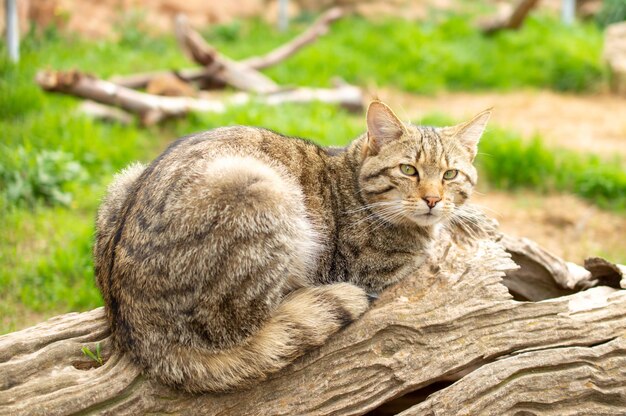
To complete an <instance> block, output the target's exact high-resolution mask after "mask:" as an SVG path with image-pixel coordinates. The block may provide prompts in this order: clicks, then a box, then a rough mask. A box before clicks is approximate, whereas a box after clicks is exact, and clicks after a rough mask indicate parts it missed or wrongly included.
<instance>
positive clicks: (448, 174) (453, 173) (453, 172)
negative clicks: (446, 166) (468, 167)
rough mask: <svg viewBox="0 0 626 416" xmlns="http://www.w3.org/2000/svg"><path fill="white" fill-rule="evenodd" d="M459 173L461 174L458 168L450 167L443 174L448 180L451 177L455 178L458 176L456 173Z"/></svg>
mask: <svg viewBox="0 0 626 416" xmlns="http://www.w3.org/2000/svg"><path fill="white" fill-rule="evenodd" d="M458 174H459V171H458V170H456V169H450V170H447V171H446V172H445V173H444V174H443V178H444V179H448V180H450V179H454V178H456V175H458Z"/></svg>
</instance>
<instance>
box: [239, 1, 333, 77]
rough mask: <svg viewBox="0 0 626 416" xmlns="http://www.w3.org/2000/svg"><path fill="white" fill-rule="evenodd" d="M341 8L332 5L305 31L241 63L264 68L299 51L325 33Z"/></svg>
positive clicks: (255, 67)
mask: <svg viewBox="0 0 626 416" xmlns="http://www.w3.org/2000/svg"><path fill="white" fill-rule="evenodd" d="M343 15H344V13H343V11H342V9H341V8H339V7H333V8H332V9H330V10H328V11H327V12H326V13H324V14H323V15H321V16H320V17H319V18H318V19H317V20H316V21H315V22H314V23H313V25H311V27H309V28H308V29H307V30H306V31H305V32H303V33H302V34H300V36H297V37H296V38H294V39H293V40H291V41H290V42H289V43H286V44H284V45H282V46H280V47H278V48H276V49H274V50H273V51H271V52H269V53H267V54H266V55H263V56H255V57H252V58H248V59H245V60H243V61H241V63H242V64H244V65H246V66H248V67H250V68H254V69H264V68H268V67H270V66H273V65H276V64H277V63H279V62H282V61H284V60H285V59H287V58H289V57H290V56H291V55H293V54H294V53H296V52H297V51H299V50H300V49H301V48H302V47H304V46H306V45H308V44H309V43H312V42H314V41H316V40H317V38H318V37H320V36H322V35H325V34H326V33H327V32H328V30H329V26H330V24H331V23H333V22H334V21H336V20H338V19H340V18H341V17H343Z"/></svg>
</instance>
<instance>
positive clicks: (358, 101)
mask: <svg viewBox="0 0 626 416" xmlns="http://www.w3.org/2000/svg"><path fill="white" fill-rule="evenodd" d="M36 80H37V83H38V84H39V86H40V87H41V88H43V89H44V90H46V91H51V92H58V93H63V94H69V95H74V96H77V97H81V98H86V99H89V100H92V101H95V102H98V103H101V104H106V105H111V106H115V107H119V108H121V109H123V110H126V111H128V112H130V113H133V114H137V115H139V116H140V117H141V120H142V122H143V123H144V124H146V125H151V124H155V123H158V122H159V121H161V120H163V119H166V118H171V117H181V116H184V115H185V114H187V113H189V112H205V113H223V112H224V111H226V109H227V108H228V107H231V106H232V107H235V106H241V105H244V104H247V103H249V102H253V101H254V102H258V103H261V104H265V105H281V104H284V103H303V102H310V101H321V102H325V103H330V104H338V105H341V106H344V107H346V108H349V109H361V108H362V106H363V94H362V91H361V89H360V88H358V87H355V86H353V85H349V84H345V83H339V84H338V85H337V87H335V88H328V89H326V88H307V87H302V88H294V89H285V90H281V91H277V92H275V93H272V94H265V95H253V94H247V93H244V92H239V93H235V94H233V95H231V96H228V97H225V98H223V99H214V98H194V97H165V96H160V95H153V94H147V93H143V92H140V91H135V90H133V89H130V88H125V87H122V86H120V85H117V84H114V83H112V82H109V81H105V80H101V79H98V78H96V77H93V76H90V75H86V74H83V73H81V72H78V71H67V72H61V71H40V72H39V73H38V74H37V77H36Z"/></svg>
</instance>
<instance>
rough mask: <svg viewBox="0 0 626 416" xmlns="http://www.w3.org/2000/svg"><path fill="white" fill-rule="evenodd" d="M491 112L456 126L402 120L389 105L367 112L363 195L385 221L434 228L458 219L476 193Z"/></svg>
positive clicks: (361, 181) (376, 103) (361, 182)
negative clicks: (478, 164)
mask: <svg viewBox="0 0 626 416" xmlns="http://www.w3.org/2000/svg"><path fill="white" fill-rule="evenodd" d="M489 116H490V110H486V111H483V112H482V113H480V114H478V115H477V116H475V117H474V118H473V119H471V120H470V121H468V122H465V123H462V124H459V125H457V126H452V127H427V126H415V125H412V124H410V123H403V122H401V121H400V120H399V119H398V117H397V116H396V115H395V114H394V112H393V111H392V110H391V109H390V108H389V107H388V106H387V105H385V104H384V103H382V102H380V101H374V102H372V103H371V104H370V106H369V108H368V110H367V137H366V138H365V139H364V141H363V143H362V146H361V158H362V163H361V166H360V172H359V187H360V190H359V191H360V193H361V195H362V197H363V199H364V201H365V203H366V204H367V205H368V206H369V207H370V209H372V211H373V212H374V213H376V214H377V216H378V217H379V218H380V219H383V220H385V221H387V222H391V223H396V224H416V225H418V226H430V225H433V224H436V223H437V222H439V221H442V220H446V219H450V218H453V217H454V215H455V209H456V208H457V207H458V206H460V205H462V204H463V203H464V202H465V201H466V200H467V199H468V198H469V197H470V195H471V193H472V190H473V188H474V186H475V185H476V180H477V173H476V168H474V166H473V164H472V163H473V161H474V158H475V157H476V152H477V146H478V141H479V140H480V136H481V135H482V133H483V131H484V129H485V126H486V124H487V121H488V120H489Z"/></svg>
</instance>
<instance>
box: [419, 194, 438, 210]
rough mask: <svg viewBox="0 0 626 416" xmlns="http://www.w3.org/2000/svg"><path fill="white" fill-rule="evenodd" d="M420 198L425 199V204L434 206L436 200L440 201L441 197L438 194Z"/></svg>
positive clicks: (430, 206)
mask: <svg viewBox="0 0 626 416" xmlns="http://www.w3.org/2000/svg"><path fill="white" fill-rule="evenodd" d="M422 199H423V200H424V201H426V205H428V207H429V208H435V205H437V202H439V201H441V198H439V197H438V196H425V197H424V198H422Z"/></svg>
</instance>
